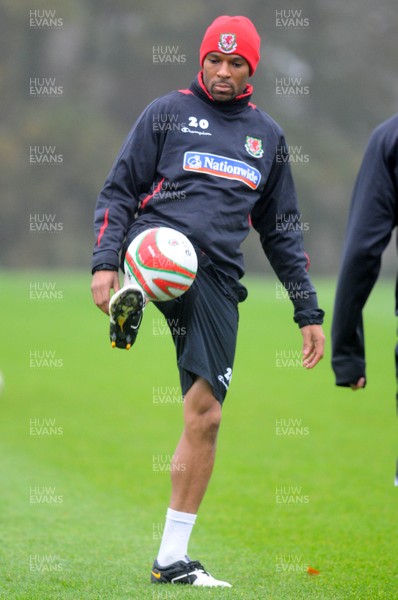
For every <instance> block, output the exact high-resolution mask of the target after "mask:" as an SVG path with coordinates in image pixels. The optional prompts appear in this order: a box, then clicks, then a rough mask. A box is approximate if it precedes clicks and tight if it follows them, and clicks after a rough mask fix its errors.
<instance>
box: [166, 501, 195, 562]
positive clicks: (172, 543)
mask: <svg viewBox="0 0 398 600" xmlns="http://www.w3.org/2000/svg"><path fill="white" fill-rule="evenodd" d="M195 521H196V515H193V514H191V513H185V512H179V511H178V510H173V509H172V508H168V509H167V515H166V524H165V526H164V531H163V537H162V542H161V544H160V549H159V554H158V557H157V561H158V563H159V565H160V566H161V567H167V566H168V565H171V564H172V563H174V562H176V561H177V560H185V562H188V557H187V554H188V542H189V537H190V535H191V531H192V528H193V526H194V525H195Z"/></svg>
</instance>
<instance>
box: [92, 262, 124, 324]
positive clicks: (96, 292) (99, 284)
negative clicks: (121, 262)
mask: <svg viewBox="0 0 398 600" xmlns="http://www.w3.org/2000/svg"><path fill="white" fill-rule="evenodd" d="M111 290H114V291H115V292H117V291H118V290H120V284H119V275H118V272H117V271H96V272H95V273H94V275H93V280H92V282H91V293H92V295H93V300H94V302H95V304H96V305H97V306H98V308H100V309H101V310H102V311H103V312H104V313H105V314H107V315H109V300H110V297H111Z"/></svg>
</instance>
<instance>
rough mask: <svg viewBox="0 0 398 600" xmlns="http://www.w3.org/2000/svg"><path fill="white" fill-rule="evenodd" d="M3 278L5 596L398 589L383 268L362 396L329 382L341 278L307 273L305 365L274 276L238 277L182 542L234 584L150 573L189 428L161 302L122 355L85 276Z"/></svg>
mask: <svg viewBox="0 0 398 600" xmlns="http://www.w3.org/2000/svg"><path fill="white" fill-rule="evenodd" d="M0 282H1V289H2V294H1V300H0V310H1V315H2V327H1V337H2V349H1V361H0V369H1V371H2V372H3V375H4V380H5V388H4V390H3V392H2V394H1V397H0V462H1V473H0V476H1V497H0V518H1V522H2V523H1V544H0V565H1V566H0V598H6V599H9V598H10V599H13V598H18V599H19V598H21V599H22V598H24V599H29V600H36V599H37V600H46V599H64V598H65V599H66V598H68V599H73V600H77V599H82V600H94V599H101V600H102V599H106V600H107V599H113V598H115V599H116V598H120V599H130V598H132V599H138V600H141V599H142V600H145V599H149V598H150V599H155V600H162V599H170V600H171V599H173V600H174V599H176V600H177V599H179V598H195V599H199V598H220V599H224V598H229V599H233V600H235V599H236V600H238V599H239V600H240V599H253V600H259V599H262V598H264V599H273V600H285V599H286V600H301V599H302V600H310V599H317V600H335V599H336V600H337V599H339V600H340V599H341V600H348V599H351V598H357V599H360V600H366V599H369V600H373V599H376V598H386V599H389V600H392V599H393V598H397V597H398V580H397V562H396V561H397V555H398V541H397V494H398V488H395V487H394V485H393V481H394V469H395V457H396V454H397V450H398V448H397V444H396V416H395V399H394V398H395V381H394V364H393V348H394V344H395V318H394V314H393V307H394V300H393V290H394V284H393V283H392V282H391V281H386V282H379V284H378V286H377V288H376V289H375V290H374V292H373V294H372V297H371V299H370V301H369V303H368V306H367V307H366V312H365V323H366V339H367V343H368V347H367V360H368V386H367V388H366V390H365V391H361V392H357V393H355V394H354V393H353V392H351V391H350V390H346V389H340V388H336V387H335V386H334V379H333V374H332V371H331V367H330V334H329V329H330V322H331V308H332V299H333V293H334V284H333V282H327V281H322V280H321V281H317V280H316V279H315V283H316V284H317V288H318V293H319V297H320V303H321V305H322V307H323V308H325V310H327V320H326V323H325V332H326V334H327V336H328V345H327V353H326V356H325V359H324V361H323V362H322V363H321V364H320V365H318V367H317V368H316V369H315V370H314V371H312V372H307V371H304V370H303V369H300V368H298V367H296V366H295V362H296V352H297V351H299V350H300V347H301V336H300V332H299V330H298V329H297V326H296V325H295V324H294V323H293V321H292V309H291V305H290V302H289V301H288V300H284V301H283V300H278V299H277V298H276V290H275V280H274V279H264V280H248V281H247V282H246V283H247V285H248V287H249V290H250V294H249V299H248V300H247V302H245V303H244V304H242V305H241V311H240V333H239V341H238V351H237V358H236V363H235V369H234V377H233V383H232V385H231V389H230V392H229V395H228V397H227V400H226V403H225V405H224V409H223V423H222V427H221V431H220V438H219V447H218V456H217V462H216V468H215V471H214V474H213V478H212V481H211V484H210V487H209V491H208V493H207V496H206V498H205V501H204V503H203V505H202V507H201V511H200V513H199V517H198V521H197V525H196V526H195V529H194V532H193V535H192V538H191V543H190V554H191V556H192V557H193V558H195V559H199V560H201V561H202V562H203V563H204V565H205V566H206V567H207V568H208V569H209V570H210V572H211V573H212V574H214V576H216V577H220V578H222V579H226V580H227V581H230V582H231V583H232V584H233V588H232V589H230V590H219V589H203V590H200V589H194V588H187V587H186V586H182V587H177V586H173V587H171V586H159V587H156V586H151V584H150V583H149V575H150V568H151V565H152V561H153V559H154V557H155V556H156V552H157V549H158V546H159V538H160V535H161V528H162V527H163V521H164V515H165V512H166V508H167V506H168V499H169V491H170V487H169V476H168V473H167V472H165V470H164V469H165V468H166V467H165V465H166V464H167V460H168V457H169V456H170V455H171V454H172V452H173V449H174V446H175V444H176V442H177V439H178V437H179V434H180V431H181V426H182V420H181V404H180V402H179V389H178V374H177V369H176V367H175V361H174V349H173V347H172V342H171V338H170V336H169V335H166V334H165V333H164V322H161V321H159V319H160V316H159V313H157V311H156V309H155V308H154V307H152V306H150V307H149V308H148V309H147V311H146V314H145V319H144V322H143V326H142V329H141V331H140V335H139V338H138V341H137V344H136V346H135V347H134V348H133V349H132V350H131V351H130V352H124V351H119V350H112V349H111V348H110V345H109V343H108V338H107V327H108V324H107V319H106V318H105V316H104V315H102V314H101V313H100V312H99V310H98V309H97V308H95V306H94V305H93V304H92V302H91V295H90V289H89V287H90V277H89V276H86V275H81V274H77V275H76V274H67V273H62V272H58V273H57V272H52V273H49V272H47V273H44V272H43V273H29V274H27V275H22V274H18V275H14V276H12V275H10V274H3V275H2V276H1V277H0ZM45 285H46V286H47V292H46V293H44V292H43V289H42V290H41V291H40V290H38V287H41V288H43V286H44V287H45ZM35 286H36V289H35ZM48 290H51V293H50V292H49V291H48ZM32 292H33V293H32ZM46 295H47V296H50V298H47V299H46V298H45V296H46ZM281 357H282V358H281ZM292 363H294V364H292ZM34 434H35V435H34ZM308 565H310V566H311V567H313V568H315V569H317V570H319V571H320V573H319V575H312V576H311V575H308V573H307V566H308Z"/></svg>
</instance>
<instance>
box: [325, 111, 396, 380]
mask: <svg viewBox="0 0 398 600" xmlns="http://www.w3.org/2000/svg"><path fill="white" fill-rule="evenodd" d="M397 209H398V114H397V115H395V116H394V117H392V118H391V119H389V120H388V121H385V122H384V123H382V124H381V125H380V126H379V127H377V128H376V129H375V130H374V132H373V133H372V135H371V137H370V140H369V143H368V145H367V148H366V151H365V155H364V157H363V161H362V165H361V168H360V170H359V174H358V177H357V180H356V183H355V187H354V192H353V196H352V201H351V207H350V214H349V219H348V226H347V231H346V239H345V245H344V251H343V257H342V264H341V269H340V275H339V280H338V286H337V292H336V299H335V306H334V318H333V326H332V345H333V360H332V364H333V369H334V372H335V375H336V383H337V385H343V386H348V385H350V384H351V383H356V382H357V381H358V379H359V378H360V377H365V343H364V332H363V323H362V309H363V307H364V305H365V302H366V300H367V298H368V296H369V294H370V292H371V290H372V288H373V286H374V284H375V282H376V280H377V277H378V275H379V272H380V265H381V256H382V253H383V251H384V249H385V247H386V246H387V244H388V242H389V240H390V238H391V233H392V230H393V229H394V227H395V226H396V224H397ZM396 314H398V280H397V288H396Z"/></svg>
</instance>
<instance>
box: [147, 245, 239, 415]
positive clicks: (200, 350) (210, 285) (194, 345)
mask: <svg viewBox="0 0 398 600" xmlns="http://www.w3.org/2000/svg"><path fill="white" fill-rule="evenodd" d="M246 296H247V291H246V289H245V288H244V287H243V286H242V285H241V284H239V283H238V282H235V280H232V279H231V278H229V277H228V276H224V274H222V273H221V272H220V271H219V270H217V269H216V267H215V266H214V265H213V263H212V262H211V260H210V259H209V258H208V256H207V255H205V254H204V253H201V252H200V251H199V252H198V272H197V275H196V279H195V281H194V283H193V284H192V286H191V287H190V289H189V290H188V291H187V292H185V294H183V295H182V296H181V297H180V298H177V299H176V300H170V301H167V302H156V303H155V305H156V306H157V308H158V309H159V310H160V311H161V312H162V313H163V315H164V316H165V318H166V320H167V322H168V325H169V328H170V331H171V334H172V336H173V340H174V344H175V347H176V352H177V364H178V368H179V372H180V382H181V389H182V393H183V395H185V394H186V393H187V391H188V390H189V388H190V387H191V386H192V384H193V382H194V381H195V379H196V377H198V376H199V377H203V379H206V381H208V382H209V384H210V385H211V387H212V389H213V393H214V396H215V397H216V398H217V400H218V401H219V402H220V404H222V403H223V401H224V398H225V396H226V393H227V391H228V387H229V384H230V382H231V377H232V369H233V363H234V357H235V349H236V338H237V333H238V320H239V315H238V302H239V301H242V300H244V299H245V298H246Z"/></svg>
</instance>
